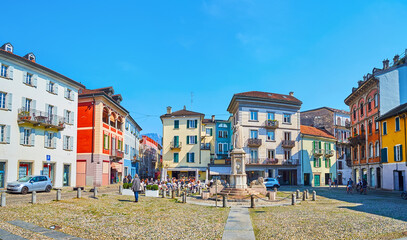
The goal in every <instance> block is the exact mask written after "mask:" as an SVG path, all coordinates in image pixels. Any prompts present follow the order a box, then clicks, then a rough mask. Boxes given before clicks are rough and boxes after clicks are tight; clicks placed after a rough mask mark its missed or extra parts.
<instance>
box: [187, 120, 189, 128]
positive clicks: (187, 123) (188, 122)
mask: <svg viewBox="0 0 407 240" xmlns="http://www.w3.org/2000/svg"><path fill="white" fill-rule="evenodd" d="M187 128H189V120H187Z"/></svg>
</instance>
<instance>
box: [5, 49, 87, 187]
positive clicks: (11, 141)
mask: <svg viewBox="0 0 407 240" xmlns="http://www.w3.org/2000/svg"><path fill="white" fill-rule="evenodd" d="M13 50H14V49H13V46H12V45H11V44H10V43H7V44H4V45H3V46H2V47H1V49H0V189H1V188H5V187H6V185H7V182H10V181H15V180H17V179H18V178H21V177H24V176H27V175H39V174H42V175H47V176H49V177H50V178H51V181H52V183H53V186H54V187H62V186H75V184H76V175H75V172H76V141H77V139H76V128H77V120H76V116H77V104H78V90H79V88H83V87H84V86H83V85H82V84H80V83H78V82H76V81H74V80H72V79H70V78H68V77H65V76H63V75H61V74H59V73H57V72H55V71H53V70H51V69H48V68H46V67H44V66H42V65H39V64H37V63H36V58H35V55H34V54H32V53H29V54H27V55H25V56H24V57H20V56H17V55H15V54H13Z"/></svg>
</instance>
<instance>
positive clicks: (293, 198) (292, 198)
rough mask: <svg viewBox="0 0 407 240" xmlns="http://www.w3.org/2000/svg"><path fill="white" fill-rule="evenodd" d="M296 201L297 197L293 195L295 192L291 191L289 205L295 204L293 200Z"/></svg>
mask: <svg viewBox="0 0 407 240" xmlns="http://www.w3.org/2000/svg"><path fill="white" fill-rule="evenodd" d="M296 201H297V199H296V197H295V194H294V193H293V194H292V195H291V205H295V202H296Z"/></svg>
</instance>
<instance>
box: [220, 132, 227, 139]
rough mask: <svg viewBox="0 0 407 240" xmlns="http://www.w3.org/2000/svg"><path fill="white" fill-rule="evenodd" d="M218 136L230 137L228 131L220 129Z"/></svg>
mask: <svg viewBox="0 0 407 240" xmlns="http://www.w3.org/2000/svg"><path fill="white" fill-rule="evenodd" d="M218 137H219V138H227V137H228V131H218Z"/></svg>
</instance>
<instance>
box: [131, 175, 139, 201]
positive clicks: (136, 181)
mask: <svg viewBox="0 0 407 240" xmlns="http://www.w3.org/2000/svg"><path fill="white" fill-rule="evenodd" d="M131 183H132V186H131V190H133V192H134V198H135V202H138V192H139V191H140V178H138V174H136V175H134V178H133V181H132V182H131Z"/></svg>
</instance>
